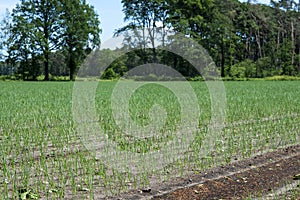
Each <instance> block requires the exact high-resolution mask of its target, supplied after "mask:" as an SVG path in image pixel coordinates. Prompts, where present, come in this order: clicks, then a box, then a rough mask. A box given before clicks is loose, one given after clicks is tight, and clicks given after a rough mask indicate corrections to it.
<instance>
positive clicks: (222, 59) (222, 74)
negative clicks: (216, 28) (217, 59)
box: [221, 39, 225, 77]
mask: <svg viewBox="0 0 300 200" xmlns="http://www.w3.org/2000/svg"><path fill="white" fill-rule="evenodd" d="M221 77H225V49H224V41H223V39H222V43H221Z"/></svg>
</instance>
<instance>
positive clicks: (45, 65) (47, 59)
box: [44, 52, 49, 81]
mask: <svg viewBox="0 0 300 200" xmlns="http://www.w3.org/2000/svg"><path fill="white" fill-rule="evenodd" d="M44 67H45V78H44V81H49V53H48V52H47V53H46V54H45V61H44Z"/></svg>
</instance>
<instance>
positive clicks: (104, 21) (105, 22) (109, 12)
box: [0, 0, 270, 41]
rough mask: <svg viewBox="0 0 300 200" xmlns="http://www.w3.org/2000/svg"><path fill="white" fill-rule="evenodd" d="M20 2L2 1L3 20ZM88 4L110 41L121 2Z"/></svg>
mask: <svg viewBox="0 0 300 200" xmlns="http://www.w3.org/2000/svg"><path fill="white" fill-rule="evenodd" d="M241 1H246V0H241ZM18 2H19V0H0V15H1V18H2V16H3V15H4V13H5V10H6V9H9V10H11V9H12V8H14V6H15V5H16V4H17V3H18ZM87 2H88V3H90V4H91V5H93V6H94V7H95V10H96V12H97V13H98V14H99V17H100V21H101V28H102V29H103V32H102V36H101V37H102V41H106V40H108V39H110V38H111V37H112V36H113V33H114V30H115V29H117V28H120V27H122V26H123V25H124V22H123V19H124V15H123V13H122V4H121V0H87ZM257 2H259V3H266V4H268V3H269V2H270V0H257Z"/></svg>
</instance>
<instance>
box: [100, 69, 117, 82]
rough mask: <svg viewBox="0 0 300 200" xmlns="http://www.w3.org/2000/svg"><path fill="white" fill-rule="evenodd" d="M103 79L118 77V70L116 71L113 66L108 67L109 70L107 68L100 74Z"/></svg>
mask: <svg viewBox="0 0 300 200" xmlns="http://www.w3.org/2000/svg"><path fill="white" fill-rule="evenodd" d="M100 78H101V79H109V80H112V79H116V78H118V75H117V74H116V72H115V71H114V69H113V68H108V69H107V70H105V71H104V72H103V73H102V75H101V76H100Z"/></svg>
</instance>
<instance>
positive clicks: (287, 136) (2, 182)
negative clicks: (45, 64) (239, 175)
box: [0, 81, 300, 199]
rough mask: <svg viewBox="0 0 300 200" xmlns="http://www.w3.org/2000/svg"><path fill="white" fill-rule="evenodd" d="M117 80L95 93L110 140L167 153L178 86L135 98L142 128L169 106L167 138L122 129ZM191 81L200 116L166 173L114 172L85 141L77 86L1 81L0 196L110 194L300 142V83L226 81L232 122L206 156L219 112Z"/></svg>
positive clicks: (149, 88)
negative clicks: (77, 115)
mask: <svg viewBox="0 0 300 200" xmlns="http://www.w3.org/2000/svg"><path fill="white" fill-rule="evenodd" d="M82 84H84V83H82ZM116 84H117V82H100V83H99V85H98V87H97V90H96V96H95V102H96V111H97V112H96V113H97V124H98V125H99V127H101V129H103V130H105V133H106V134H107V136H108V139H110V140H112V141H114V142H115V143H116V144H118V148H119V149H120V150H121V151H127V152H133V153H137V154H140V155H143V154H146V153H148V152H151V151H159V150H160V149H163V147H164V145H165V144H166V143H167V142H168V141H171V140H174V139H175V140H176V138H174V135H172V132H175V131H176V130H177V129H178V124H180V121H181V118H182V117H183V116H182V115H181V109H182V107H181V106H180V102H179V101H178V98H176V95H174V94H172V91H170V90H169V89H167V88H164V87H163V86H161V85H159V84H156V83H149V84H147V85H144V86H142V87H140V88H139V89H137V90H136V91H135V92H134V93H133V94H132V95H131V98H130V100H129V102H128V105H129V113H130V117H131V118H132V119H133V120H134V121H136V122H137V123H138V124H139V125H141V126H147V125H148V124H151V123H160V122H159V121H157V120H156V121H155V112H152V111H153V110H151V108H152V107H153V106H155V105H159V106H160V107H164V109H165V111H166V112H165V113H162V114H163V115H164V114H165V124H164V125H163V126H162V127H161V128H160V129H159V131H161V134H160V135H159V136H156V137H147V138H141V137H137V138H134V137H132V136H129V135H128V134H126V133H125V132H124V131H123V130H122V128H120V127H118V125H117V124H116V119H115V118H114V116H113V115H112V107H111V105H112V104H111V103H112V98H111V96H112V94H113V91H114V88H115V86H116ZM172 84H173V83H172ZM174 84H178V85H180V84H181V82H174ZM190 84H191V86H192V88H193V91H194V93H195V95H196V97H197V101H198V105H199V110H200V114H199V120H198V125H197V126H198V127H197V130H196V131H193V136H194V140H193V142H192V143H191V145H190V147H189V148H188V149H187V152H189V153H187V154H186V155H187V156H185V155H183V156H182V157H180V159H178V160H176V159H175V160H173V161H172V162H171V163H170V164H169V165H168V166H166V167H164V168H162V169H161V170H157V171H153V172H149V171H145V172H143V171H142V172H140V173H138V174H136V175H135V174H131V173H130V170H128V171H125V172H124V171H118V170H115V169H110V168H109V166H107V163H105V162H103V160H101V159H97V158H95V156H94V154H93V152H91V151H88V150H87V149H86V147H85V145H84V144H83V143H82V135H81V134H79V133H78V131H77V130H78V129H76V127H77V126H78V124H76V123H75V122H74V118H73V113H72V109H73V108H74V107H73V106H74V105H73V103H74V102H73V99H72V97H73V96H72V94H73V87H74V83H71V82H0V107H1V109H0V110H1V111H0V153H1V154H0V199H100V198H106V197H111V196H116V195H119V194H120V193H122V192H126V191H128V190H133V189H135V190H139V189H140V190H143V189H145V188H148V187H150V188H151V187H152V185H154V184H155V185H159V184H160V183H161V182H164V181H168V180H171V179H172V178H173V177H184V176H186V175H187V174H197V173H201V171H202V170H207V169H210V168H212V167H218V166H221V165H224V164H229V163H232V162H236V161H238V160H243V159H246V158H250V157H251V156H253V155H256V154H260V153H262V152H271V151H273V150H276V149H279V148H281V147H285V146H292V145H298V144H299V141H300V138H299V136H300V127H299V126H300V114H299V113H300V112H299V111H300V81H282V82H281V81H274V82H273V81H251V82H224V86H225V92H226V116H225V122H224V126H223V127H222V130H221V131H220V133H218V138H217V140H216V141H215V145H214V148H213V149H212V150H211V151H209V154H207V155H205V157H202V154H201V152H202V147H203V146H205V145H204V144H203V141H204V138H205V137H206V136H207V134H208V130H209V128H208V124H209V122H210V119H211V118H212V115H213V114H214V113H211V109H210V108H211V102H210V94H209V91H208V89H207V87H206V84H205V82H190ZM125 103H126V102H125ZM152 115H154V117H151V116H152ZM115 162H123V161H121V160H115ZM299 173H300V172H299ZM249 195H250V194H249Z"/></svg>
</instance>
